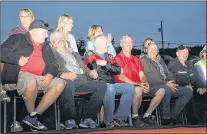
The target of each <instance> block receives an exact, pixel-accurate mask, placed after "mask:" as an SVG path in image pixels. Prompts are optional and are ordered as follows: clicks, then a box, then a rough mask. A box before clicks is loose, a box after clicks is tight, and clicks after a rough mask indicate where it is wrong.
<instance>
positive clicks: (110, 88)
mask: <svg viewBox="0 0 207 134" xmlns="http://www.w3.org/2000/svg"><path fill="white" fill-rule="evenodd" d="M106 94H107V95H115V94H116V90H115V89H114V86H113V85H110V84H107V90H106Z"/></svg>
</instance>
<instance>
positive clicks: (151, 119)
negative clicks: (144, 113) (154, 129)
mask: <svg viewBox="0 0 207 134" xmlns="http://www.w3.org/2000/svg"><path fill="white" fill-rule="evenodd" d="M142 121H143V122H144V123H145V124H147V125H149V126H157V125H158V124H157V122H156V121H155V117H154V116H152V115H149V116H148V117H145V118H143V119H142Z"/></svg>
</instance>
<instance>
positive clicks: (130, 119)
mask: <svg viewBox="0 0 207 134" xmlns="http://www.w3.org/2000/svg"><path fill="white" fill-rule="evenodd" d="M129 126H131V127H132V126H133V124H132V113H131V110H130V112H129Z"/></svg>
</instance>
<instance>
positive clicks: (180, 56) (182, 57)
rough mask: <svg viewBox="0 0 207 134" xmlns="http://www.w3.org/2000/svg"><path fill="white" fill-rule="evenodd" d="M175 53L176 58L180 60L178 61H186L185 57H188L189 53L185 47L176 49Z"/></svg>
mask: <svg viewBox="0 0 207 134" xmlns="http://www.w3.org/2000/svg"><path fill="white" fill-rule="evenodd" d="M176 55H177V57H178V59H179V60H180V61H184V62H185V61H187V59H188V55H189V51H188V49H187V48H185V49H183V50H178V51H177V52H176Z"/></svg>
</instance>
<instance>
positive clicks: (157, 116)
mask: <svg viewBox="0 0 207 134" xmlns="http://www.w3.org/2000/svg"><path fill="white" fill-rule="evenodd" d="M155 114H156V119H157V125H158V126H159V124H160V123H159V114H158V108H157V107H156V108H155Z"/></svg>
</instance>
